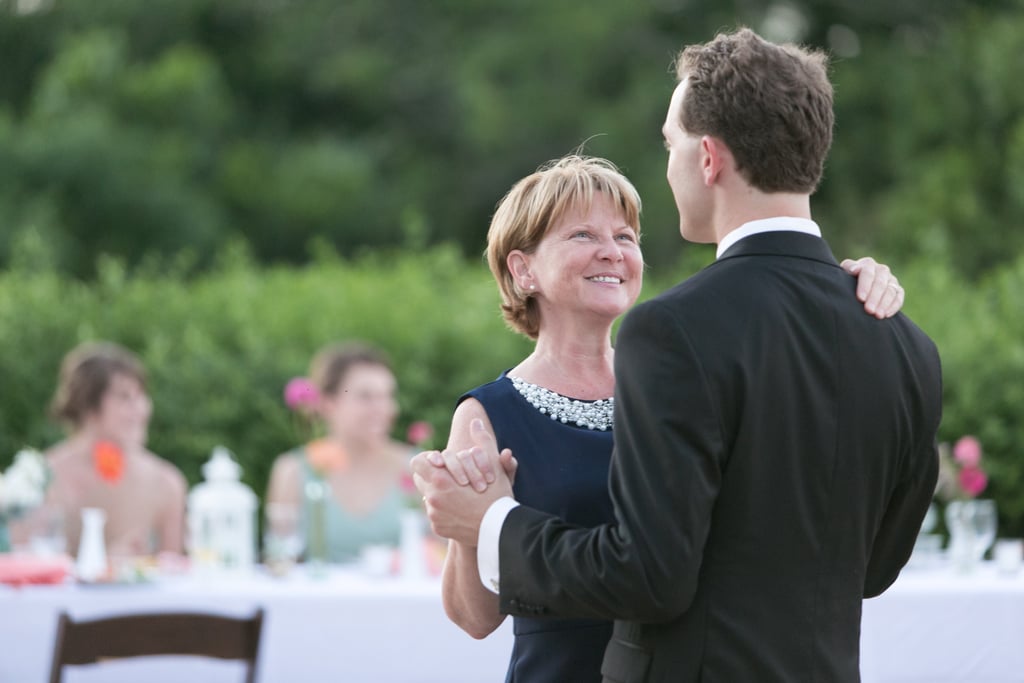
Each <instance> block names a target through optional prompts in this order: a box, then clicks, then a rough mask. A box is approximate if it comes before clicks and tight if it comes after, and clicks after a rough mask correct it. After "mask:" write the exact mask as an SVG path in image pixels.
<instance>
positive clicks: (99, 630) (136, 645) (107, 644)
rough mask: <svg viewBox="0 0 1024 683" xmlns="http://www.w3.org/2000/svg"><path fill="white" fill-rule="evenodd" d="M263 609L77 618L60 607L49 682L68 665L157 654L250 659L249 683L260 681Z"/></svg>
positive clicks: (57, 682)
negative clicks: (247, 612) (236, 613)
mask: <svg viewBox="0 0 1024 683" xmlns="http://www.w3.org/2000/svg"><path fill="white" fill-rule="evenodd" d="M262 628H263V610H262V609H257V610H256V612H255V613H254V614H253V615H252V616H251V617H240V618H235V617H226V616H221V615H217V614H202V613H181V612H177V613H173V612H168V613H147V614H131V615H125V616H116V617H107V618H103V619H93V620H90V621H75V620H74V619H72V618H71V617H69V616H68V614H67V612H61V614H60V618H59V620H58V622H57V638H56V640H55V642H54V649H53V662H52V666H51V667H50V683H60V680H61V676H62V673H63V669H64V666H65V665H79V664H95V663H96V662H100V661H102V660H106V659H120V658H125V657H145V656H155V655H194V656H199V657H216V658H218V659H237V660H241V661H244V662H245V663H246V676H245V681H246V683H254V681H255V680H256V656H257V654H258V652H259V645H260V631H261V630H262Z"/></svg>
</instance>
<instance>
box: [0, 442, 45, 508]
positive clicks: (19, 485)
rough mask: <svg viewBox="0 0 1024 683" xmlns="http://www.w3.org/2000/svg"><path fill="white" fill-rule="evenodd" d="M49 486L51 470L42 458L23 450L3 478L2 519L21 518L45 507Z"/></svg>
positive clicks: (0, 476)
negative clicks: (31, 511)
mask: <svg viewBox="0 0 1024 683" xmlns="http://www.w3.org/2000/svg"><path fill="white" fill-rule="evenodd" d="M49 483H50V468H49V466H48V465H47V464H46V459H45V458H44V457H43V454H42V453H40V452H39V451H37V450H35V449H33V448H23V449H22V450H20V451H18V453H17V454H16V455H15V456H14V462H13V463H11V466H10V467H8V468H7V471H6V472H4V473H3V474H0V517H5V518H15V517H20V516H21V515H23V514H25V513H26V512H28V511H29V510H32V509H33V508H36V507H38V506H39V505H41V504H42V502H43V498H44V497H45V496H46V487H47V486H48V485H49Z"/></svg>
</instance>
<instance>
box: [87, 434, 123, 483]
mask: <svg viewBox="0 0 1024 683" xmlns="http://www.w3.org/2000/svg"><path fill="white" fill-rule="evenodd" d="M92 464H93V467H94V468H95V469H96V474H98V475H100V478H101V479H103V481H105V482H108V483H110V484H116V483H117V482H119V481H120V480H121V476H122V475H123V474H124V453H122V452H121V448H120V446H118V445H117V444H116V443H113V442H112V441H97V442H96V445H94V446H93V447H92Z"/></svg>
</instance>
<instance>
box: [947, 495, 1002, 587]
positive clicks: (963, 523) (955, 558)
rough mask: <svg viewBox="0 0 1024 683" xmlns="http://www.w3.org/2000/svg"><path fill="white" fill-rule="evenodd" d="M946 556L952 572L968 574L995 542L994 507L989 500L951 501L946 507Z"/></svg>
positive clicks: (995, 522)
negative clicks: (947, 540)
mask: <svg viewBox="0 0 1024 683" xmlns="http://www.w3.org/2000/svg"><path fill="white" fill-rule="evenodd" d="M946 527H947V528H948V529H949V556H950V559H951V560H952V562H953V566H954V568H955V569H956V570H957V571H959V572H961V573H969V572H970V571H971V570H973V569H974V567H975V566H977V564H978V562H980V561H981V560H982V558H983V557H984V556H985V553H986V552H987V551H988V549H989V547H990V546H991V545H992V543H993V542H994V541H995V539H996V527H997V518H996V504H995V502H994V501H992V500H954V501H951V502H950V503H949V504H948V505H947V506H946Z"/></svg>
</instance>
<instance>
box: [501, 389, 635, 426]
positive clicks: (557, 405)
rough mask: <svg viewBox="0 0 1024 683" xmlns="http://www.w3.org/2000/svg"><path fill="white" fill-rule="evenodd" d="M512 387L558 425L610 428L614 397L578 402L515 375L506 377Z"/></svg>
mask: <svg viewBox="0 0 1024 683" xmlns="http://www.w3.org/2000/svg"><path fill="white" fill-rule="evenodd" d="M509 379H510V380H511V381H512V386H514V387H515V388H516V391H518V392H519V393H520V394H521V395H522V397H523V398H525V399H526V400H527V402H528V403H529V404H530V405H532V406H533V407H534V408H536V409H537V410H539V411H540V412H541V413H542V414H544V415H547V416H548V417H550V418H551V419H552V420H558V421H559V422H561V423H562V424H570V423H571V424H575V425H576V426H578V427H586V428H587V429H596V430H599V431H602V432H603V431H607V430H609V429H611V428H612V422H613V420H614V413H615V399H614V398H602V399H598V400H596V401H580V400H579V399H575V398H569V397H568V396H563V395H562V394H559V393H556V392H554V391H551V390H550V389H545V388H544V387H541V386H537V385H536V384H530V383H529V382H527V381H525V380H523V379H520V378H519V377H509Z"/></svg>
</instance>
